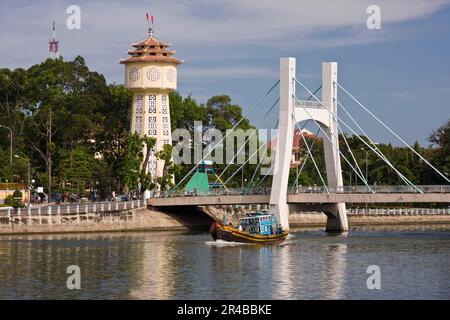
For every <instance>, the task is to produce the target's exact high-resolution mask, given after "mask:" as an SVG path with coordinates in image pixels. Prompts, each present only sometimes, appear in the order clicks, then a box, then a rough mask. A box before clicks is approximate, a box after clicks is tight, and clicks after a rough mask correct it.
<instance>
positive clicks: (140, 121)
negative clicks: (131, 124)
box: [134, 116, 142, 134]
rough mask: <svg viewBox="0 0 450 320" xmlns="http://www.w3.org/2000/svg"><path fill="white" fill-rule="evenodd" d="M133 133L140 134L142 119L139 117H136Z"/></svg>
mask: <svg viewBox="0 0 450 320" xmlns="http://www.w3.org/2000/svg"><path fill="white" fill-rule="evenodd" d="M134 131H135V132H136V133H137V134H141V132H142V117H141V116H136V124H135V129H134Z"/></svg>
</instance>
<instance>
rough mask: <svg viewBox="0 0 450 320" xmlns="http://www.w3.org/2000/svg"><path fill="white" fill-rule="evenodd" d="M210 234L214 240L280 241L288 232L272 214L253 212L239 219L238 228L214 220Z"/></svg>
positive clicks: (269, 242)
mask: <svg viewBox="0 0 450 320" xmlns="http://www.w3.org/2000/svg"><path fill="white" fill-rule="evenodd" d="M210 233H211V236H212V237H213V239H214V240H215V241H216V240H224V241H229V242H245V243H261V244H273V243H280V242H282V241H284V239H286V237H287V235H288V232H287V231H284V230H283V229H282V227H281V225H279V224H278V221H277V218H276V217H275V215H274V214H270V213H268V212H254V213H251V214H249V215H248V216H247V217H245V218H241V219H240V220H239V225H238V228H234V227H233V225H231V224H230V225H228V226H227V225H225V224H220V223H218V222H215V223H213V224H212V226H211V229H210Z"/></svg>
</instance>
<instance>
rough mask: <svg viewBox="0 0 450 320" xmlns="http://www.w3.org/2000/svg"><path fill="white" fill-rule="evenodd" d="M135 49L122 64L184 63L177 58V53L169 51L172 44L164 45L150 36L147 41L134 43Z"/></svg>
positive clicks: (130, 51) (129, 51)
mask: <svg viewBox="0 0 450 320" xmlns="http://www.w3.org/2000/svg"><path fill="white" fill-rule="evenodd" d="M132 46H133V47H134V48H135V49H131V50H128V55H129V57H128V58H126V59H122V60H121V61H120V63H128V62H169V63H175V64H180V63H182V61H181V60H180V59H177V58H175V57H172V55H173V54H175V51H173V50H168V49H167V48H169V47H170V44H168V43H164V42H162V41H159V40H157V39H155V38H153V36H152V35H149V36H148V38H147V39H145V40H142V41H139V42H136V43H133V45H132Z"/></svg>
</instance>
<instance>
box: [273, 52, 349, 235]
mask: <svg viewBox="0 0 450 320" xmlns="http://www.w3.org/2000/svg"><path fill="white" fill-rule="evenodd" d="M295 79H296V61H295V58H281V59H280V113H279V129H278V142H277V149H276V154H275V166H274V175H273V180H272V191H271V194H270V207H271V210H272V211H273V212H274V213H275V214H276V215H277V216H278V219H279V221H280V223H281V225H282V227H283V228H284V229H285V230H288V229H289V220H288V217H289V205H288V204H287V193H288V181H289V169H290V161H291V155H292V142H293V135H294V127H295V125H296V122H302V121H305V120H313V121H314V122H316V123H318V124H319V125H320V126H321V127H322V132H323V133H324V134H326V135H327V136H328V138H325V139H323V147H324V154H325V167H326V171H327V181H328V189H329V190H330V191H333V190H338V187H341V186H343V179H342V169H341V158H340V156H339V155H340V153H339V140H338V123H337V122H338V120H337V118H336V117H335V116H334V115H336V113H337V112H336V111H337V105H336V103H337V85H336V83H337V63H336V62H323V63H322V104H323V105H324V106H326V108H325V107H324V106H323V105H322V104H321V103H320V102H310V101H307V102H306V101H298V100H296V98H295ZM305 109H306V110H305ZM324 213H325V214H326V215H327V225H326V230H327V231H347V230H348V222H347V212H346V207H345V203H335V204H333V205H331V209H330V205H329V204H328V205H327V206H326V211H324Z"/></svg>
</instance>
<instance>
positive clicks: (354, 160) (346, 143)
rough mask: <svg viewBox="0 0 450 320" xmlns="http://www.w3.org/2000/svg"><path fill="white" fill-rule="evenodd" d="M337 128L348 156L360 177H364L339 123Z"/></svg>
mask: <svg viewBox="0 0 450 320" xmlns="http://www.w3.org/2000/svg"><path fill="white" fill-rule="evenodd" d="M337 128H338V130H339V131H340V132H341V134H342V137H343V140H344V142H345V145H346V146H347V149H348V151H349V153H350V155H351V156H352V159H353V162H354V163H355V166H356V168H357V169H358V171H359V173H360V174H361V175H362V176H364V175H363V173H362V171H361V168H360V167H359V164H358V161H356V158H355V156H354V154H353V152H352V149H351V148H350V146H349V144H348V142H347V138H346V137H345V134H344V131H343V130H342V128H341V126H340V125H339V123H337ZM364 180H366V182H367V183H369V182H368V181H367V178H366V179H364Z"/></svg>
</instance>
